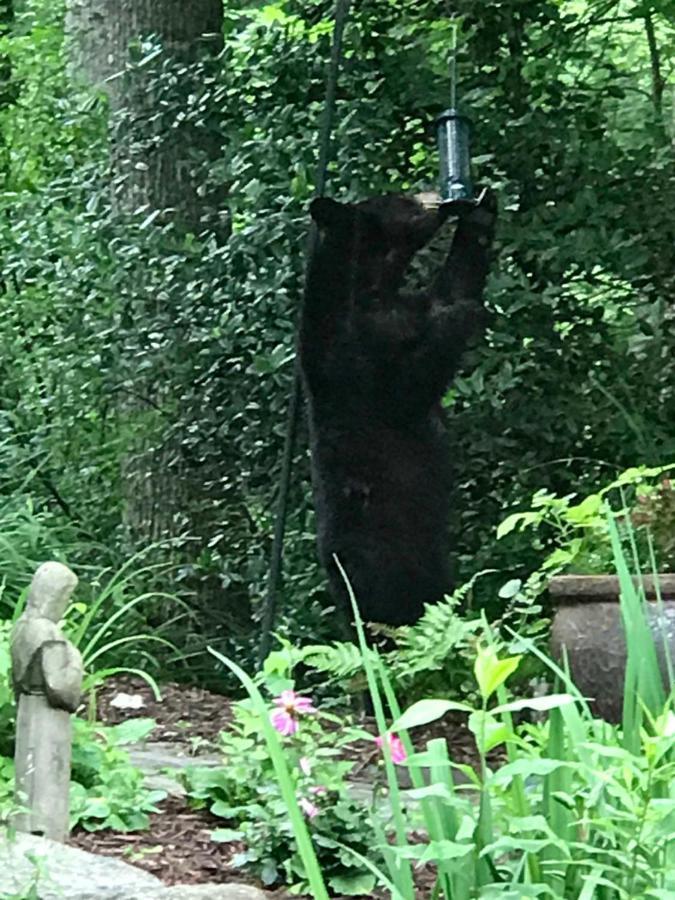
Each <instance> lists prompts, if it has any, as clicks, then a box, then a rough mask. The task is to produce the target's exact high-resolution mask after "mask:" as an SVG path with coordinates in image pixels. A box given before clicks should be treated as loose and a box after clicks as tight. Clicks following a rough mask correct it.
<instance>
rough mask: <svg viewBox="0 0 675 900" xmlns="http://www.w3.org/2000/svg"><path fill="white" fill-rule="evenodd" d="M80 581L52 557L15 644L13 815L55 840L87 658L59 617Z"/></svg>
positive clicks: (61, 832)
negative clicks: (15, 811)
mask: <svg viewBox="0 0 675 900" xmlns="http://www.w3.org/2000/svg"><path fill="white" fill-rule="evenodd" d="M76 585H77V576H76V575H74V574H73V572H71V571H70V569H69V568H68V567H67V566H64V565H62V564H61V563H57V562H47V563H44V564H43V565H41V566H40V568H39V569H38V570H37V572H36V573H35V576H34V578H33V581H32V583H31V586H30V591H29V594H28V601H27V603H26V609H25V612H24V613H23V615H22V616H21V618H20V619H19V621H18V622H17V624H16V626H15V628H14V631H13V634H12V644H11V654H12V681H13V684H14V692H15V694H16V699H17V704H18V713H17V723H16V751H15V764H16V799H17V803H18V804H19V806H20V807H21V811H20V812H19V813H18V814H17V815H16V817H15V825H16V828H17V829H18V830H19V831H27V832H29V833H31V834H39V835H43V836H44V837H48V838H51V839H52V840H55V841H65V840H66V839H67V837H68V817H69V808H68V792H69V787H70V751H71V741H72V734H71V721H70V716H71V713H73V712H74V711H75V709H76V708H77V706H78V704H79V702H80V695H81V690H82V675H83V668H82V658H81V656H80V653H79V651H78V650H77V649H76V648H75V647H74V646H73V645H72V644H71V643H69V641H67V640H66V638H65V637H64V636H63V635H62V634H61V631H60V629H59V624H58V623H59V622H60V620H61V618H62V617H63V614H64V613H65V611H66V607H67V605H68V600H69V599H70V596H71V594H72V593H73V591H74V590H75V587H76Z"/></svg>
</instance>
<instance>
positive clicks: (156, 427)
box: [0, 0, 675, 659]
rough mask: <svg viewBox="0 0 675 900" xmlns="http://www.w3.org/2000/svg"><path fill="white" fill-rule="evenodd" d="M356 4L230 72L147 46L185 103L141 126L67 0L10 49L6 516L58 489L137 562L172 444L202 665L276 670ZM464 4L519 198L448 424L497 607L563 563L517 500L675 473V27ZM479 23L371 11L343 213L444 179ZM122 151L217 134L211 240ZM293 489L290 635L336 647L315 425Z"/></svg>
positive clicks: (74, 526)
mask: <svg viewBox="0 0 675 900" xmlns="http://www.w3.org/2000/svg"><path fill="white" fill-rule="evenodd" d="M332 11H333V5H332V4H329V3H327V2H325V0H312V2H302V3H301V2H298V0H288V2H285V3H280V4H272V5H266V6H264V7H263V8H261V7H260V6H259V5H256V4H253V5H251V4H247V3H245V2H240V3H237V4H235V5H234V6H229V7H228V8H227V10H226V12H225V21H224V49H223V53H222V55H221V57H220V58H219V59H218V60H216V61H208V62H199V61H198V62H195V63H194V64H190V65H188V64H184V65H183V64H182V65H181V66H180V67H179V68H178V69H177V68H176V66H175V65H173V64H172V62H171V61H170V59H169V58H168V56H167V55H166V54H165V53H163V52H162V50H161V48H156V47H155V45H154V44H153V43H152V41H141V42H139V47H140V50H141V51H143V50H145V49H149V50H152V51H153V52H152V53H148V58H147V59H146V60H145V61H144V62H143V70H144V73H146V74H147V73H150V74H151V75H152V79H153V84H152V90H151V91H150V92H149V93H150V94H151V95H152V96H153V97H154V98H155V105H156V110H155V111H156V114H155V115H144V116H134V110H133V109H132V110H130V111H127V112H126V113H125V112H122V113H121V114H120V116H119V121H115V122H111V121H110V119H109V115H108V108H107V105H106V103H105V102H104V101H103V100H102V99H101V98H100V97H98V96H95V95H93V94H86V93H84V92H83V91H82V90H81V89H80V87H79V86H78V85H77V84H75V82H74V81H73V80H72V79H71V78H70V76H69V74H68V72H67V68H66V51H65V48H64V43H63V4H62V3H51V2H46V0H29V2H26V3H24V4H22V5H21V8H20V10H19V12H18V18H17V22H16V25H15V27H14V28H13V30H12V32H11V33H10V34H8V35H5V36H3V37H2V38H0V55H3V56H6V58H7V60H8V62H9V64H10V67H11V85H10V86H11V88H12V90H11V91H10V92H9V93H8V94H7V93H6V92H3V96H2V98H1V100H0V135H2V146H1V148H0V170H1V171H0V244H1V245H2V247H3V277H2V284H1V285H0V385H1V387H0V394H1V396H0V400H1V401H2V402H1V403H0V495H2V497H3V498H4V497H6V496H11V497H12V502H13V503H14V504H15V508H22V509H23V508H24V502H25V497H26V494H29V495H30V498H31V501H30V502H31V507H30V508H31V510H32V512H33V513H34V515H35V516H36V517H38V518H39V519H40V520H41V521H43V522H46V523H49V524H51V525H52V526H53V527H55V528H56V529H57V530H60V529H62V528H67V529H68V530H69V531H70V533H71V535H73V534H74V535H75V536H76V538H77V541H78V542H79V552H78V555H77V560H78V562H80V563H85V564H89V563H91V562H92V561H94V560H97V561H98V556H99V554H100V552H101V546H106V547H108V548H109V550H110V549H112V550H113V551H114V556H115V559H113V560H108V559H106V564H107V563H108V562H109V561H110V562H111V564H113V565H115V564H116V562H117V559H119V558H125V557H126V556H128V555H131V554H132V553H133V552H135V551H136V550H137V549H138V538H137V536H135V535H134V534H133V531H130V529H129V520H128V517H126V515H125V507H126V504H127V502H128V499H129V498H128V496H126V495H125V491H126V490H128V488H127V487H126V486H125V480H124V476H123V473H124V471H128V469H125V466H124V465H122V462H123V461H124V463H125V464H126V463H127V462H129V461H133V458H134V454H135V452H136V450H137V449H138V448H139V447H141V446H142V447H150V448H151V450H154V451H157V456H158V458H161V459H162V460H168V462H167V464H166V465H167V469H168V471H169V474H170V475H171V477H172V478H173V479H174V480H175V482H176V484H178V485H181V486H186V489H185V491H183V495H182V496H183V499H182V503H181V508H180V510H179V513H177V515H176V519H177V521H173V520H172V522H171V525H172V528H173V530H174V531H175V533H176V534H178V535H179V537H178V538H177V539H176V540H175V541H174V543H173V544H172V547H171V555H172V559H173V561H176V560H179V561H180V563H181V565H180V566H179V568H178V569H177V572H178V574H177V576H176V579H175V580H176V582H177V583H176V584H175V585H173V586H172V588H173V587H175V588H177V589H180V590H182V591H184V592H185V595H186V596H189V597H190V599H191V600H193V602H194V607H195V609H196V610H197V612H198V615H199V617H200V622H199V629H198V631H199V632H200V633H197V634H195V627H194V623H187V622H181V623H180V626H179V627H178V629H177V630H178V631H179V635H178V637H179V639H180V643H181V646H182V647H184V648H185V653H186V654H194V653H196V652H197V651H198V650H199V649H200V647H201V646H202V645H203V643H204V637H203V635H205V634H213V633H218V634H219V635H222V636H223V637H222V640H223V641H224V642H227V646H228V652H229V650H231V651H232V655H234V656H236V658H238V659H246V658H250V654H251V621H252V619H255V617H256V615H257V612H258V601H259V598H260V596H261V595H262V594H263V592H264V588H265V580H266V571H267V559H268V554H269V540H270V534H271V532H272V517H273V511H274V508H275V503H274V501H275V498H276V488H277V484H278V478H279V465H280V458H281V448H282V443H283V431H284V423H285V413H286V403H287V397H288V394H289V391H290V386H291V382H292V368H293V367H292V356H293V342H294V323H295V321H296V318H297V315H296V314H297V309H298V304H299V298H300V294H301V287H302V268H303V258H302V252H301V248H302V247H303V245H304V243H303V238H304V235H305V233H306V230H307V224H308V223H307V215H306V205H307V201H308V200H309V198H310V196H311V194H312V191H313V188H314V185H313V183H312V182H313V177H314V175H313V172H314V168H315V164H316V155H317V147H316V134H317V130H318V123H319V121H320V116H321V113H322V106H323V98H324V87H323V76H324V63H325V61H326V59H327V56H328V50H329V41H330V25H331V23H330V16H331V15H332ZM452 12H453V16H454V17H455V18H456V20H457V21H458V22H460V24H461V31H460V45H459V60H458V65H459V79H460V80H459V85H460V95H461V97H462V99H463V102H464V104H465V105H466V107H467V109H468V110H469V111H470V112H471V115H472V117H473V118H474V120H475V129H474V139H473V146H474V159H475V169H476V173H475V174H476V179H477V181H485V182H490V183H492V184H493V185H495V187H496V188H497V190H498V192H499V195H500V201H501V209H502V212H501V223H500V235H499V250H500V255H499V262H498V266H497V268H496V269H495V272H494V275H493V278H492V281H491V285H490V288H489V305H490V308H491V310H492V312H493V319H492V325H491V329H490V333H489V336H488V340H487V341H486V343H485V344H484V345H483V346H482V347H481V348H480V349H479V350H476V351H475V352H473V353H472V354H470V355H469V356H468V357H467V360H466V367H465V371H464V372H463V373H462V375H461V377H459V378H458V379H457V380H456V381H455V383H454V384H453V386H452V388H451V390H450V391H449V393H448V396H447V398H446V404H445V405H446V413H447V417H448V421H449V427H450V432H451V435H452V448H451V452H452V456H453V460H454V463H455V469H456V485H457V496H456V498H455V501H454V503H453V540H452V550H453V554H454V556H455V558H456V563H457V568H458V581H459V582H460V583H461V582H462V581H467V580H468V579H469V578H470V577H471V576H472V575H473V574H474V573H475V572H476V571H478V570H481V569H484V568H487V567H490V568H494V569H497V570H498V571H497V572H496V573H495V574H494V576H492V577H486V578H484V579H482V580H481V581H480V582H478V584H477V586H476V598H475V599H476V603H477V604H478V605H480V604H483V603H487V604H489V605H490V607H491V612H492V613H497V612H498V610H499V606H500V604H499V603H498V602H497V601H496V600H495V597H496V595H497V588H498V586H499V585H501V584H503V582H504V574H503V573H504V571H507V572H508V573H509V577H512V578H518V577H520V578H523V577H524V573H525V572H529V571H533V570H535V569H537V568H538V565H539V563H540V562H541V560H542V558H543V557H544V556H545V554H546V550H547V548H546V547H545V546H543V547H542V546H537V545H533V544H532V542H531V541H530V540H529V537H528V535H527V534H521V533H520V532H517V533H514V535H513V537H512V539H511V541H510V542H509V543H508V544H507V542H502V543H499V544H497V545H496V546H495V543H494V540H493V535H494V528H495V526H496V525H497V523H498V522H499V521H500V518H501V517H502V515H503V510H505V509H514V508H522V507H523V506H524V504H525V503H526V502H527V501H528V499H529V497H531V495H532V494H533V492H534V490H535V489H537V488H538V487H541V486H542V484H543V486H544V489H545V490H546V492H547V493H548V494H552V495H555V496H556V497H565V496H567V495H568V494H570V493H571V492H579V493H581V494H582V495H583V494H584V493H586V492H589V491H590V490H592V489H593V486H594V485H595V484H597V483H599V482H600V481H601V480H605V478H606V477H611V474H613V472H614V471H620V470H621V469H623V468H625V467H626V466H628V465H634V464H635V463H636V462H637V461H638V460H644V461H645V462H647V463H648V464H649V465H656V464H659V463H662V462H664V461H665V460H667V459H669V458H670V457H671V455H672V448H673V432H672V416H671V415H670V411H669V410H670V407H671V406H672V400H673V385H675V373H674V372H673V365H674V362H673V360H675V353H673V349H674V348H673V344H674V342H675V329H674V326H673V318H672V316H671V315H670V312H669V310H670V298H671V297H672V295H673V265H672V246H673V243H674V235H673V226H672V216H671V213H670V210H671V209H672V206H673V196H674V195H675V171H674V168H673V157H672V147H671V139H672V124H671V122H670V121H669V118H668V116H667V114H666V112H665V110H666V106H667V104H666V103H665V95H664V92H663V88H664V85H665V84H666V82H667V81H668V79H669V78H670V77H671V76H672V67H673V35H672V29H671V28H670V25H669V18H668V16H669V13H670V9H669V7H668V6H667V5H666V4H652V6H651V7H650V8H649V10H647V9H646V8H645V7H644V5H640V4H637V3H633V2H628V3H626V4H624V5H622V6H621V8H619V6H618V4H612V3H609V4H605V5H598V4H597V3H595V2H585V0H584V2H578V3H577V2H574V3H573V2H566V3H557V2H556V3H552V2H544V3H542V2H538V0H526V2H523V0H506V2H503V3H499V4H488V5H487V6H484V5H482V6H480V7H479V6H478V5H476V4H475V3H470V2H468V0H458V2H457V3H456V4H455V5H454V6H453V10H452ZM650 23H651V26H650ZM650 27H651V28H652V30H653V35H652V37H653V38H654V41H651V40H650V35H649V28H650ZM451 29H452V22H451V20H450V19H449V17H448V11H447V8H446V4H445V3H443V2H441V0H422V2H419V3H416V4H413V5H411V4H405V3H399V4H393V3H391V2H390V0H365V2H363V3H360V4H358V5H354V8H353V10H352V16H351V20H350V24H349V27H348V30H347V35H346V59H345V65H344V67H343V72H342V75H341V79H340V86H339V92H338V98H337V99H338V102H337V113H338V115H337V120H338V130H337V134H336V140H335V151H336V158H335V161H334V162H333V163H332V164H331V168H330V172H329V176H330V178H329V183H330V192H331V194H334V195H337V196H340V197H345V198H357V197H358V198H362V197H364V196H367V195H370V194H373V193H379V192H383V191H389V190H403V191H415V190H417V189H419V188H421V187H429V186H431V185H433V184H434V183H435V180H436V174H435V170H436V162H435V158H434V157H435V151H434V147H433V139H432V136H431V134H430V127H429V125H430V123H431V122H432V120H433V119H434V117H435V116H436V115H437V114H438V112H439V111H440V110H441V109H442V108H444V107H445V106H447V103H448V99H449V90H450V85H449V78H448V73H447V55H448V50H449V47H450V35H451ZM155 49H157V51H158V52H157V53H156V55H153V54H154V51H155ZM655 54H656V55H655ZM139 63H140V60H137V61H136V63H135V65H136V66H138V65H139ZM657 69H658V71H659V72H660V75H659V78H660V79H661V81H659V80H658V79H657V80H656V81H654V80H653V77H654V72H655V71H656V70H657ZM132 70H133V67H132ZM134 77H135V74H134V71H131V72H130V73H129V78H130V79H133V78H134ZM661 82H662V83H661ZM129 96H130V97H133V92H129ZM120 134H121V135H123V136H124V138H125V140H126V141H127V142H128V144H129V146H131V147H132V149H133V154H132V155H133V160H134V162H135V163H138V165H141V166H142V165H143V164H144V162H145V160H146V159H147V158H148V157H149V154H150V153H151V152H152V151H153V149H155V148H157V147H158V146H161V143H162V141H163V140H164V139H166V140H171V139H175V136H176V135H178V136H179V139H180V140H184V141H185V143H186V144H187V143H188V142H189V145H190V147H191V151H193V152H192V154H191V167H193V169H194V172H195V178H196V180H197V182H199V183H198V185H197V187H198V192H197V193H198V196H200V197H202V198H203V208H202V209H201V210H200V211H199V212H200V215H201V220H200V223H199V227H191V228H189V229H188V228H185V227H182V226H181V223H180V222H177V221H173V220H171V217H170V216H165V215H157V216H155V215H154V213H153V212H149V211H148V210H147V209H138V210H126V211H125V210H123V209H120V208H119V207H117V206H115V203H114V201H113V198H114V197H115V196H117V195H118V194H117V192H118V189H119V188H120V184H119V182H118V181H115V178H116V176H115V174H114V173H113V171H112V169H111V165H110V149H111V135H113V136H114V137H115V138H116V137H119V135H120ZM214 148H215V154H214V153H213V151H214ZM179 199H180V198H179ZM423 269H424V272H422V273H420V274H421V277H423V278H425V279H426V278H428V271H429V269H428V267H427V266H426V264H425V265H424V266H423ZM147 385H151V386H153V391H154V390H155V386H157V388H156V393H153V395H152V397H147V396H146V394H145V393H144V392H145V388H146V386H147ZM139 393H140V395H141V396H140V397H139V396H138V395H139ZM148 400H151V401H152V403H148V402H145V401H148ZM293 472H294V481H293V491H292V495H291V505H290V514H289V522H288V538H287V543H286V549H285V580H284V591H283V610H284V621H283V622H282V624H281V632H282V633H283V634H285V635H288V634H289V633H292V634H293V636H294V638H301V639H302V640H303V641H309V642H313V643H316V642H317V641H320V640H322V639H323V640H325V639H327V638H329V637H330V636H331V625H330V622H329V621H327V620H326V618H324V617H323V616H322V615H321V613H320V604H321V601H322V600H323V593H324V591H323V586H324V580H323V576H322V575H321V573H320V572H319V570H318V566H317V563H316V554H315V549H314V542H313V532H314V523H313V514H312V511H311V508H310V502H309V480H308V466H307V454H306V435H305V434H302V433H301V437H300V440H299V443H298V447H297V451H296V455H295V460H294V469H293ZM31 473H34V475H33V476H32V477H31V478H29V475H30V474H31ZM27 479H28V480H27ZM53 543H55V544H57V545H58V546H61V545H60V543H59V541H57V540H56V539H54V541H53ZM29 549H30V547H29ZM57 549H58V547H57ZM120 551H121V552H120ZM51 555H54V554H51ZM27 558H30V559H31V560H32V559H33V558H34V557H33V556H32V553H31V552H27ZM514 558H516V559H518V561H519V565H520V567H521V569H522V571H516V572H514V571H513V559H514ZM73 561H74V560H73ZM24 584H25V581H24V580H23V576H21V577H19V578H18V580H17V583H16V587H17V588H18V589H19V590H20V589H21V587H22V586H23V585H24ZM12 594H14V586H13V587H12ZM195 594H196V595H197V598H196V599H195V598H194V595H195Z"/></svg>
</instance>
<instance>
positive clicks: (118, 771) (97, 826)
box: [70, 718, 166, 831]
mask: <svg viewBox="0 0 675 900" xmlns="http://www.w3.org/2000/svg"><path fill="white" fill-rule="evenodd" d="M74 721H75V729H74V739H73V758H72V780H71V787H70V824H71V827H75V826H76V825H81V826H82V827H83V828H85V829H86V830H87V831H100V830H101V829H103V828H111V829H114V830H115V831H139V830H141V829H143V828H147V827H148V815H149V814H150V813H152V812H157V811H158V810H157V806H156V804H157V803H158V802H159V801H160V800H163V799H164V798H165V797H166V792H165V791H161V790H149V789H148V788H146V787H145V786H144V783H143V773H142V772H140V771H139V770H138V769H137V768H135V767H134V766H132V765H131V763H130V760H129V754H128V753H127V752H126V750H125V749H124V747H125V745H127V744H130V743H134V742H136V741H140V740H143V739H144V738H146V737H147V736H148V734H149V733H150V732H151V731H152V729H153V728H154V726H155V723H154V721H153V720H152V719H140V718H136V719H129V720H128V721H126V722H122V723H121V724H119V725H114V726H111V727H105V728H104V727H102V726H101V725H97V724H90V723H87V722H84V721H83V720H82V719H75V720H74Z"/></svg>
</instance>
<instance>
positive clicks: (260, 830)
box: [185, 668, 374, 896]
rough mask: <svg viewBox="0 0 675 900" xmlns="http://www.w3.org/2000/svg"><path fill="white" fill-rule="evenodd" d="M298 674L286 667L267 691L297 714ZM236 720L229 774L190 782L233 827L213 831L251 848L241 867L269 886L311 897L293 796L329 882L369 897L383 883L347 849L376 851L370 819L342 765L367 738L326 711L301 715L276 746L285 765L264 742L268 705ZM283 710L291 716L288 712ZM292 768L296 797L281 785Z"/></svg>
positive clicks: (224, 741) (198, 798)
mask: <svg viewBox="0 0 675 900" xmlns="http://www.w3.org/2000/svg"><path fill="white" fill-rule="evenodd" d="M289 675H290V672H289V671H288V670H287V671H286V672H285V673H284V674H283V675H280V674H279V670H278V668H276V669H275V671H274V672H271V671H270V672H269V674H268V677H267V678H266V679H265V682H266V689H269V687H271V686H273V687H274V690H281V693H280V697H281V698H282V700H285V701H286V702H288V704H289V707H291V708H292V705H293V702H294V700H295V699H296V695H295V694H294V692H293V690H292V681H290V680H289ZM281 685H283V688H281ZM258 696H260V695H258ZM300 699H301V698H300ZM261 704H262V705H261ZM280 704H281V701H280ZM233 711H234V722H233V724H232V725H231V726H230V727H229V728H228V729H227V730H226V731H224V732H222V733H221V736H220V746H221V752H222V754H223V765H222V767H219V768H207V769H200V768H194V769H189V770H188V771H187V772H186V774H185V784H186V787H187V790H188V794H189V796H190V798H191V800H192V802H193V803H195V804H196V805H197V806H207V807H208V808H209V809H210V811H211V812H212V813H213V814H214V815H217V816H221V817H222V818H224V819H225V820H226V821H227V822H228V827H227V828H222V829H217V830H216V831H214V832H213V835H212V836H213V839H214V840H217V841H241V842H243V843H244V845H245V848H244V850H243V851H242V852H241V853H238V854H237V855H236V856H235V857H234V860H233V864H234V865H238V866H245V867H246V868H247V869H249V870H251V871H252V872H254V873H255V874H257V875H258V876H259V877H260V878H261V880H262V881H263V883H264V884H269V885H271V884H274V883H276V882H279V881H281V882H282V883H284V884H287V885H293V886H294V888H295V889H296V890H297V891H302V890H303V887H305V886H308V885H310V884H311V877H310V869H309V868H308V865H307V860H306V858H305V857H304V855H303V853H302V849H301V846H300V841H299V840H298V837H297V832H296V831H295V828H294V826H293V823H292V818H291V816H290V814H289V805H288V796H287V793H288V790H291V791H292V793H293V797H294V798H295V800H297V802H298V804H299V808H300V809H301V820H302V817H304V819H305V820H306V821H307V823H308V828H309V831H310V833H311V840H312V842H313V844H314V847H315V853H316V858H317V860H318V864H319V865H321V866H322V868H323V871H324V874H325V879H326V883H327V884H328V885H329V886H330V887H331V888H332V889H333V890H334V891H336V892H338V893H341V894H354V895H360V896H361V895H365V896H368V895H369V894H370V893H371V891H372V888H373V886H374V878H373V876H372V874H371V873H370V872H369V871H368V870H367V868H365V867H364V866H363V865H361V864H360V863H359V862H357V861H356V860H355V858H354V856H353V855H351V854H350V853H347V852H345V851H344V850H343V846H347V847H351V848H354V849H356V850H357V851H358V852H360V853H362V854H363V853H368V852H369V841H370V829H371V825H370V814H369V812H368V810H367V809H366V808H364V807H363V806H362V805H360V804H358V803H357V802H356V801H355V800H354V799H353V798H352V797H351V796H350V794H349V790H348V783H347V776H348V775H349V772H350V771H351V769H352V767H353V763H352V762H347V761H345V760H344V759H341V758H340V757H341V753H342V750H343V748H344V747H345V746H346V745H347V744H349V743H350V742H352V741H354V740H355V739H357V738H363V737H364V735H363V733H362V732H358V731H356V730H355V729H353V728H351V727H349V725H347V724H346V723H345V721H344V720H343V719H341V718H337V717H335V716H333V715H330V714H328V713H325V712H319V711H317V712H312V713H310V714H306V715H301V716H300V717H299V718H298V720H297V726H298V727H297V730H295V731H294V732H293V733H292V734H286V735H283V736H279V737H277V738H276V739H275V740H276V741H277V743H278V747H276V749H275V751H274V753H275V755H276V754H277V753H278V754H279V755H280V756H281V757H282V760H279V759H278V760H277V762H276V763H275V761H274V759H273V756H272V755H271V754H270V751H269V749H268V744H267V743H266V740H265V737H264V735H265V729H266V724H267V722H268V720H269V717H270V708H269V706H268V704H267V703H265V701H263V700H262V698H261V697H260V700H257V699H256V698H255V697H254V698H252V699H248V700H243V701H240V702H239V703H237V704H235V706H234V707H233ZM277 711H278V713H279V714H280V715H281V716H282V717H283V716H284V715H285V713H284V706H283V704H281V705H278V706H277ZM289 715H290V714H289ZM292 721H294V720H293V719H290V722H292ZM290 727H291V728H292V727H293V726H292V725H291V726H290ZM366 737H368V736H366ZM282 761H283V766H284V769H285V771H286V772H287V775H288V783H289V786H287V788H286V790H284V789H282V787H281V784H280V782H279V780H278V767H279V765H280V763H281V762H282ZM312 896H318V895H316V894H314V893H313V894H312Z"/></svg>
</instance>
